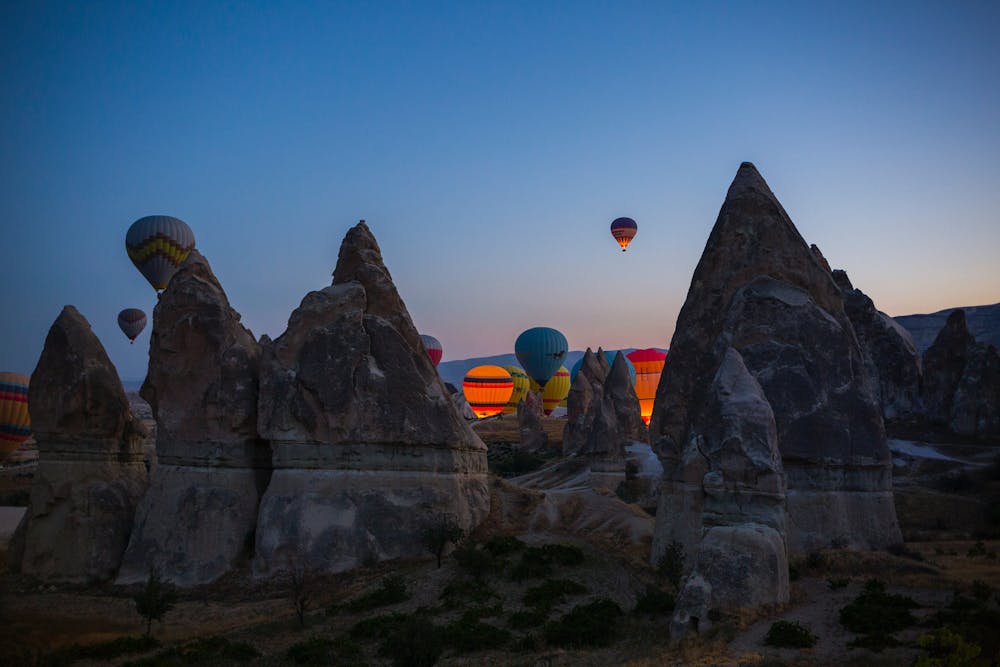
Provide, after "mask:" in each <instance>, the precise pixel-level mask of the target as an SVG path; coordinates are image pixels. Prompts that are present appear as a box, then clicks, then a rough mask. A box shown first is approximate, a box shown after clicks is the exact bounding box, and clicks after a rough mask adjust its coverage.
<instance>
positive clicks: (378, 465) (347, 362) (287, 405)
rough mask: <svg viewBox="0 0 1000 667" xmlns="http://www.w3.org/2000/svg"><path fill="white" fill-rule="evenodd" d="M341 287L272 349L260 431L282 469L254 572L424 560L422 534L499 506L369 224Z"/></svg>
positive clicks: (344, 266)
mask: <svg viewBox="0 0 1000 667" xmlns="http://www.w3.org/2000/svg"><path fill="white" fill-rule="evenodd" d="M333 275H334V279H333V284H332V285H331V286H329V287H327V288H324V289H322V290H319V291H316V292H310V293H309V294H307V295H306V296H305V298H304V299H303V300H302V304H301V305H300V306H299V307H298V308H297V309H296V310H295V311H294V312H293V313H292V315H291V317H290V318H289V320H288V328H287V329H286V330H285V332H284V333H283V334H282V335H281V336H280V337H278V338H277V339H276V340H274V341H269V340H265V341H264V355H263V362H262V366H261V391H260V403H259V428H260V433H261V435H263V436H264V437H266V438H268V439H269V440H270V441H271V444H272V448H273V461H274V474H273V476H272V478H271V481H270V484H269V485H268V488H267V491H266V493H265V494H264V498H263V500H262V501H261V507H260V516H259V519H258V524H257V542H256V555H255V561H254V569H255V571H256V572H257V573H258V574H262V575H263V574H269V573H274V572H279V571H282V570H287V569H288V568H290V567H307V568H310V569H316V570H325V571H342V570H346V569H350V568H353V567H355V566H357V565H359V564H361V563H363V562H366V561H373V560H385V559H390V558H399V557H412V556H418V555H420V554H422V553H423V552H424V547H423V545H422V544H421V537H422V533H423V531H424V529H425V528H426V527H427V526H428V525H429V524H430V523H432V522H434V521H436V520H439V519H440V516H441V515H444V514H447V515H450V516H451V517H452V518H453V519H454V520H455V521H456V522H457V523H458V524H459V525H460V526H461V527H462V528H463V529H466V530H469V529H471V528H473V527H475V526H476V525H477V524H478V523H479V522H480V521H481V520H482V519H483V518H484V517H485V515H486V513H487V512H488V511H489V502H490V501H489V489H488V482H487V468H486V446H485V445H483V443H482V441H481V440H480V439H479V438H478V436H476V435H475V433H473V431H472V429H471V428H470V427H469V425H468V424H467V423H466V422H465V421H464V420H462V418H461V417H460V416H459V415H458V412H457V411H456V410H455V406H454V404H453V403H452V401H451V399H450V397H449V395H448V392H447V390H446V389H445V387H444V384H443V382H442V381H441V378H440V377H439V376H438V373H437V372H436V371H435V369H434V366H433V365H432V363H431V361H430V358H429V357H428V356H427V354H426V353H425V352H424V349H423V347H422V345H421V343H420V338H419V335H418V334H417V331H416V329H415V328H414V326H413V323H412V321H411V320H410V316H409V313H408V312H407V310H406V307H405V305H404V304H403V302H402V299H400V297H399V294H398V293H397V292H396V288H395V286H394V285H393V283H392V278H391V277H390V275H389V272H388V271H387V270H386V268H385V265H384V264H383V262H382V256H381V252H380V251H379V247H378V244H377V243H376V242H375V238H374V237H373V236H372V234H371V232H370V231H369V229H368V227H367V226H366V225H365V224H364V222H362V223H360V224H358V225H356V226H355V227H353V228H352V229H351V230H350V231H348V233H347V236H346V237H345V238H344V242H343V244H342V245H341V248H340V256H339V258H338V260H337V268H336V270H335V271H334V274H333Z"/></svg>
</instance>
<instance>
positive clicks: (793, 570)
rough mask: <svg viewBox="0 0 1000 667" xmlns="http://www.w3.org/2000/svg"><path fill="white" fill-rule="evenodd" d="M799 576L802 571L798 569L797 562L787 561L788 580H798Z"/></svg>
mask: <svg viewBox="0 0 1000 667" xmlns="http://www.w3.org/2000/svg"><path fill="white" fill-rule="evenodd" d="M801 576H802V571H801V570H799V565H798V563H793V562H792V561H788V580H789V581H798V580H799V578H800V577H801Z"/></svg>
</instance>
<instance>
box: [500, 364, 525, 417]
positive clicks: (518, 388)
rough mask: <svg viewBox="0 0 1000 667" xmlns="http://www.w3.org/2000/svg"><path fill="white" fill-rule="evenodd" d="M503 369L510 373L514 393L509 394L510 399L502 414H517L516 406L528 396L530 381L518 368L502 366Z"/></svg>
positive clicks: (522, 370)
mask: <svg viewBox="0 0 1000 667" xmlns="http://www.w3.org/2000/svg"><path fill="white" fill-rule="evenodd" d="M503 369H504V370H505V371H507V372H508V373H510V378H511V380H513V382H514V391H512V392H511V394H510V399H508V400H507V405H506V406H504V409H503V413H504V414H505V415H512V414H515V413H516V412H517V404H518V403H520V402H521V401H522V400H524V397H525V396H527V395H528V388H529V387H530V386H531V379H530V378H529V377H528V374H527V373H525V372H524V369H523V368H521V367H520V366H504V367H503Z"/></svg>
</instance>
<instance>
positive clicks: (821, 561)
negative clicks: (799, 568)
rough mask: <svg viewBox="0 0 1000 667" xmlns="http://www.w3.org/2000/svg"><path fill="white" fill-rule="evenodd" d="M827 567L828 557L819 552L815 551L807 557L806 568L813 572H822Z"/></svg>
mask: <svg viewBox="0 0 1000 667" xmlns="http://www.w3.org/2000/svg"><path fill="white" fill-rule="evenodd" d="M825 567H826V556H824V555H823V554H822V553H820V552H819V551H813V552H812V553H810V554H809V555H808V556H806V568H807V569H808V570H810V571H812V572H819V571H822V570H823V569H824V568H825Z"/></svg>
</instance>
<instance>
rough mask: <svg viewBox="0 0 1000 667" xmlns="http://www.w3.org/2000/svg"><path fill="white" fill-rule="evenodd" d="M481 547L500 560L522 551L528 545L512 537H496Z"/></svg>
mask: <svg viewBox="0 0 1000 667" xmlns="http://www.w3.org/2000/svg"><path fill="white" fill-rule="evenodd" d="M483 546H484V547H485V548H486V550H487V551H489V552H490V553H491V554H493V555H494V556H495V557H497V558H502V557H504V556H509V555H510V554H512V553H515V552H518V551H524V550H525V549H526V548H527V546H528V545H526V544H525V543H524V542H522V541H521V540H519V539H517V538H516V537H514V536H513V535H496V536H494V537H491V538H490V540H489V541H488V542H487V543H486V544H485V545H483Z"/></svg>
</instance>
